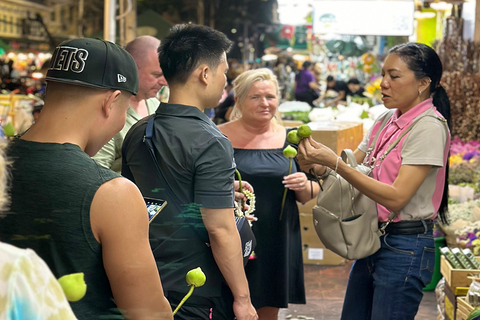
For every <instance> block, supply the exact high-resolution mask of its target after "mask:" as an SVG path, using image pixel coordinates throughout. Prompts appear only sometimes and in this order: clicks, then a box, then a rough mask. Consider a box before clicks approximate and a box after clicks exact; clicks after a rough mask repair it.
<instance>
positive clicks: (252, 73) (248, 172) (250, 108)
mask: <svg viewBox="0 0 480 320" xmlns="http://www.w3.org/2000/svg"><path fill="white" fill-rule="evenodd" d="M234 91H235V107H234V113H235V115H236V116H235V118H236V119H235V120H232V121H230V122H227V123H225V124H222V125H220V126H219V129H220V131H222V132H223V133H224V134H225V135H226V136H227V137H228V138H229V140H230V141H231V143H232V146H233V148H234V152H235V162H236V165H237V169H238V170H239V171H240V173H241V175H242V178H243V179H245V180H248V181H249V182H250V184H251V185H252V186H253V188H254V189H255V194H256V205H255V206H256V211H255V216H256V217H258V221H256V222H254V223H253V232H254V233H255V236H256V238H257V247H256V248H255V253H256V259H254V260H250V261H249V262H248V264H247V266H246V274H247V278H248V282H249V286H250V294H251V299H252V303H253V305H254V306H255V308H256V309H257V313H258V316H259V319H277V318H278V311H279V308H287V307H288V303H298V304H303V303H305V288H304V283H303V262H302V250H301V238H300V225H299V219H298V208H297V204H296V201H300V202H306V201H308V200H310V199H312V198H313V197H315V196H316V195H317V193H318V189H319V187H318V185H316V184H314V183H310V182H309V181H308V180H307V177H306V175H305V173H303V172H301V171H300V168H299V166H298V164H297V162H296V161H295V164H294V166H293V167H292V173H291V174H290V175H288V168H289V160H288V159H287V158H286V157H285V156H283V149H284V148H285V147H286V146H287V145H288V143H287V141H286V136H287V130H286V129H285V128H284V127H283V126H281V125H280V124H278V123H277V122H276V121H275V115H276V113H277V107H278V97H279V90H278V83H277V79H276V77H275V75H274V74H273V73H272V72H271V71H270V70H269V69H266V68H262V69H255V70H249V71H245V72H244V73H242V74H240V75H239V76H238V77H237V78H236V79H235V81H234ZM285 188H287V189H288V192H287V198H286V202H285V207H284V210H283V214H282V213H281V212H280V210H281V204H282V196H283V192H284V190H285ZM280 217H281V219H280Z"/></svg>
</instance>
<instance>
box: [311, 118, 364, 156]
mask: <svg viewBox="0 0 480 320" xmlns="http://www.w3.org/2000/svg"><path fill="white" fill-rule="evenodd" d="M309 125H310V127H311V128H312V138H313V139H314V140H315V141H318V142H320V143H322V144H324V145H326V146H327V147H329V148H330V149H332V150H333V151H335V152H336V153H337V154H338V155H340V153H341V152H342V150H343V149H352V150H354V151H355V149H357V147H358V145H359V144H360V143H361V142H362V139H363V124H362V123H361V122H341V121H334V122H325V123H324V122H311V123H309Z"/></svg>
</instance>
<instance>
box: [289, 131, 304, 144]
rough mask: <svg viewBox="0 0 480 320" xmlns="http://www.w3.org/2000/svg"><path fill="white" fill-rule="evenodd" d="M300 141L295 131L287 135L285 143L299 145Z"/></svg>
mask: <svg viewBox="0 0 480 320" xmlns="http://www.w3.org/2000/svg"><path fill="white" fill-rule="evenodd" d="M300 140H302V138H300V137H299V136H298V134H297V130H292V131H290V132H289V133H288V134H287V141H288V142H290V143H293V144H299V143H300Z"/></svg>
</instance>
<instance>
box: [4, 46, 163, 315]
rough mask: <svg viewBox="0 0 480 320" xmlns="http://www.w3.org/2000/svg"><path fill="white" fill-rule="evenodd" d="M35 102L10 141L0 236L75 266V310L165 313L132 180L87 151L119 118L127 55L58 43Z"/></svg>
mask: <svg viewBox="0 0 480 320" xmlns="http://www.w3.org/2000/svg"><path fill="white" fill-rule="evenodd" d="M46 80H47V83H48V87H47V94H46V97H45V105H44V107H43V110H42V112H41V114H40V116H39V118H38V120H37V121H36V122H35V124H34V125H33V126H32V127H31V128H30V130H29V131H27V132H26V133H25V134H24V135H23V136H22V137H20V138H19V139H16V140H13V141H11V142H10V145H9V147H8V150H7V156H8V158H9V159H10V160H11V161H12V170H11V173H12V177H11V178H12V182H11V188H10V197H11V206H10V211H11V212H12V213H15V214H8V212H7V214H6V217H5V219H4V220H2V223H1V224H0V238H1V239H2V241H4V242H7V243H10V244H13V245H15V246H18V247H20V248H27V247H28V248H31V249H33V250H35V252H36V253H37V254H38V255H39V256H40V257H41V258H43V259H44V260H45V262H46V263H47V264H48V266H49V267H50V268H51V270H52V272H53V273H54V275H55V276H56V277H57V278H58V277H61V276H63V275H67V274H72V273H80V272H81V273H83V274H84V278H85V282H86V284H87V292H86V295H85V296H84V297H83V298H82V299H81V300H79V301H77V302H74V303H72V304H71V306H72V309H73V310H74V313H75V315H76V316H77V317H78V319H80V320H83V319H85V320H92V319H102V318H105V319H108V318H110V319H112V318H113V317H115V315H118V314H119V313H120V312H119V310H120V311H121V312H122V313H123V315H124V316H125V317H126V319H135V320H136V319H139V320H140V319H141V320H144V319H172V310H171V308H170V306H169V304H168V301H167V300H166V299H165V297H164V295H163V288H162V284H161V282H160V278H159V276H158V271H157V269H156V266H155V261H154V258H153V255H152V252H151V249H150V246H149V242H148V213H147V209H146V206H145V202H144V199H143V197H142V195H141V193H140V192H139V190H138V189H137V187H136V186H135V185H134V184H133V183H131V182H130V181H129V180H127V179H125V178H122V177H121V176H119V175H118V174H116V173H114V172H113V171H111V170H109V169H106V168H104V167H101V166H100V165H98V164H96V163H95V161H94V160H92V159H91V158H90V157H89V156H93V155H94V154H95V153H96V152H97V151H98V150H99V149H100V148H101V147H102V146H103V145H104V144H105V143H106V142H107V141H108V140H109V139H111V138H112V137H113V135H115V134H116V133H117V132H118V131H119V130H120V129H122V128H123V126H124V124H125V114H126V110H127V108H128V104H129V102H130V99H131V97H132V95H135V94H136V93H137V91H138V74H137V68H136V65H135V62H134V60H133V59H132V57H131V56H130V55H129V54H128V53H127V52H126V51H125V50H123V49H121V48H120V47H118V46H117V45H115V44H113V43H110V42H106V41H103V40H100V39H87V38H84V39H74V40H68V41H65V42H63V43H62V44H60V45H59V46H58V47H57V48H56V49H55V52H54V54H53V57H52V63H51V66H50V69H49V70H48V72H47V77H46Z"/></svg>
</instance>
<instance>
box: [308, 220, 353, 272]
mask: <svg viewBox="0 0 480 320" xmlns="http://www.w3.org/2000/svg"><path fill="white" fill-rule="evenodd" d="M300 229H301V235H302V247H303V263H304V264H318V265H341V264H344V263H346V260H345V259H344V258H342V257H340V256H339V255H337V254H335V253H333V252H332V251H330V250H328V249H327V248H325V246H324V245H323V243H322V242H321V241H320V239H319V238H318V235H317V232H316V231H315V228H314V227H313V216H312V213H311V212H310V213H303V212H300Z"/></svg>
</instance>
